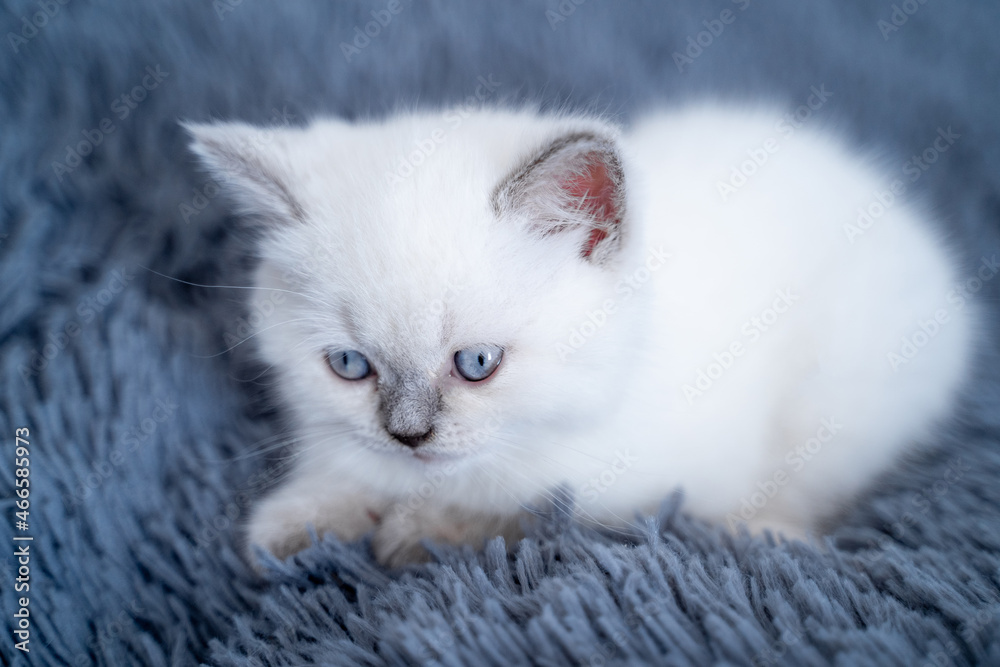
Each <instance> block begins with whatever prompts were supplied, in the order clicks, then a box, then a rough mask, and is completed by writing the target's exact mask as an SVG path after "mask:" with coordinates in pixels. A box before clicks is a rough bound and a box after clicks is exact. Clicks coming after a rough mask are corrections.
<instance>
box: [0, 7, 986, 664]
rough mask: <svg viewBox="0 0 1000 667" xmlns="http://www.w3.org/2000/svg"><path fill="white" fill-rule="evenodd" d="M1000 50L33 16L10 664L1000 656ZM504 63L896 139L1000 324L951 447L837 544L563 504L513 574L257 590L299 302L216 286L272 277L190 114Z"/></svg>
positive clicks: (750, 33)
mask: <svg viewBox="0 0 1000 667" xmlns="http://www.w3.org/2000/svg"><path fill="white" fill-rule="evenodd" d="M373 12H374V13H373ZM373 21H374V22H375V23H372V22H373ZM998 30H1000V5H997V4H996V3H986V2H979V1H978V0H968V1H967V2H959V1H955V2H947V3H945V2H925V0H919V1H918V0H898V1H897V2H892V1H890V0H881V1H878V2H867V1H863V0H858V1H856V2H843V1H839V0H838V1H834V0H829V1H826V2H813V3H802V2H799V1H798V0H774V1H772V2H768V3H765V2H758V1H757V0H732V1H730V0H712V1H710V2H699V1H695V0H678V1H676V2H673V3H670V6H667V5H666V3H661V2H658V1H657V2H653V1H649V2H629V3H620V2H611V1H610V0H608V1H606V2H601V1H599V0H589V1H585V0H561V1H560V0H547V1H539V2H530V1H528V0H505V1H504V2H494V3H489V4H488V5H487V4H486V3H471V2H458V1H455V2H446V1H444V0H441V1H434V2H411V0H391V1H390V0H374V2H372V3H354V2H351V3H348V2H336V3H305V2H295V3H277V2H274V3H268V2H263V1H262V0H214V2H208V1H207V0H205V1H195V0H179V1H175V2H170V3H166V2H162V3H161V2H152V1H150V2H133V1H126V0H104V1H95V2H85V1H84V0H31V1H28V0H20V1H16V0H9V1H7V2H4V9H3V12H2V16H0V37H2V38H3V45H2V47H0V51H2V55H0V216H2V223H0V225H2V226H0V366H2V388H0V433H2V437H3V443H4V445H3V447H2V448H0V451H2V455H0V505H2V507H3V510H4V511H3V521H2V522H0V543H2V544H4V545H5V546H4V547H3V548H2V550H0V554H2V555H0V559H2V560H3V561H4V567H3V568H2V570H0V572H2V578H0V609H2V616H3V621H2V624H3V627H4V631H3V635H2V637H0V655H2V657H3V661H4V663H5V664H7V663H9V664H15V665H22V664H34V665H86V664H91V663H96V664H102V665H132V664H148V665H190V664H198V663H203V664H211V665H234V666H235V665H301V664H328V665H333V664H337V665H341V664H343V665H379V664H441V665H510V664H528V663H535V664H543V665H562V664H587V665H602V664H630V665H638V664H664V665H706V664H725V665H748V664H752V665H777V664H794V665H823V664H840V665H849V664H850V665H855V664H858V665H874V664H879V665H882V664H899V665H925V664H926V665H967V664H985V663H991V664H1000V485H998V483H997V480H998V479H1000V451H998V444H1000V411H998V409H997V408H998V407H1000V386H998V382H997V375H998V374H997V371H998V370H1000V361H998V355H997V354H996V343H995V340H996V334H995V332H996V330H997V329H996V324H997V322H996V319H997V318H996V317H995V314H996V310H997V308H996V304H997V294H998V287H1000V280H991V279H992V278H993V276H994V274H995V273H996V271H997V269H996V266H995V263H996V261H997V260H996V258H997V257H998V254H1000V247H998V246H1000V242H998V231H1000V228H998V221H1000V134H998V133H1000V114H998V111H997V110H998V109H1000V90H998V88H997V82H998V81H1000V47H998V42H997V38H996V35H997V31H998ZM366 31H367V32H368V33H369V34H365V33H366ZM480 77H483V78H485V79H487V80H491V81H496V82H499V85H497V86H495V91H490V92H489V94H488V97H489V98H490V99H489V100H487V101H492V99H494V98H495V99H496V100H497V101H514V102H517V101H523V100H532V101H536V102H540V103H541V104H542V105H543V106H546V107H568V108H589V109H598V110H601V111H603V112H607V113H611V114H614V115H620V116H621V117H622V118H623V119H627V118H628V117H629V116H630V115H631V114H632V113H634V111H635V110H637V109H641V108H642V107H644V106H648V105H651V104H654V103H656V102H658V101H664V100H665V101H667V102H678V101H682V100H684V99H687V98H690V97H697V96H702V95H711V96H721V97H726V98H735V99H741V98H745V97H764V98H767V99H769V100H772V101H773V102H775V103H776V104H779V105H781V106H782V107H783V108H787V109H788V111H789V113H790V114H792V115H791V116H789V117H788V119H786V122H790V123H793V124H797V123H817V124H822V125H830V126H834V127H836V128H838V129H839V130H840V131H841V132H842V133H844V134H845V135H846V136H847V137H848V139H849V140H850V141H853V142H854V143H855V144H856V145H857V146H858V147H859V148H863V149H865V150H868V151H874V152H877V153H878V155H879V156H880V158H881V159H882V160H883V161H884V162H885V164H886V165H887V166H888V168H889V169H890V171H893V172H894V173H896V174H897V175H898V176H899V178H901V179H903V180H904V181H905V183H906V185H907V196H912V197H917V198H920V199H922V200H923V201H925V202H926V203H927V204H928V205H930V206H932V207H933V209H934V210H935V212H936V213H937V217H938V218H939V220H940V221H941V229H942V237H943V238H947V240H948V241H949V242H950V243H952V244H953V245H954V246H955V248H956V249H957V251H958V252H959V253H960V254H961V255H962V256H963V257H964V258H965V260H966V264H965V268H966V273H965V275H966V276H967V280H966V281H965V282H963V286H962V287H961V289H962V290H964V293H965V294H966V296H969V298H975V299H977V300H978V301H979V302H980V303H981V304H982V305H983V307H984V308H985V309H986V310H987V312H988V317H987V321H986V328H987V335H986V336H985V337H984V349H983V352H982V354H981V357H980V359H979V361H978V363H977V366H976V368H977V372H976V378H975V379H974V381H973V382H972V383H971V385H970V386H969V388H968V390H967V391H966V393H965V395H964V398H963V400H962V403H961V406H960V409H959V413H958V416H957V417H956V419H955V420H954V421H953V422H952V423H949V424H946V425H944V426H943V427H942V429H941V432H940V435H939V436H938V437H937V440H936V445H937V447H936V448H934V449H933V450H931V451H928V452H927V453H925V454H923V455H922V456H919V457H914V458H913V459H911V460H908V461H906V462H904V463H903V464H901V465H900V466H899V467H898V468H896V469H894V470H893V471H892V472H890V473H889V474H887V475H885V476H884V477H883V478H882V479H881V480H880V481H879V482H878V484H876V485H875V487H874V488H873V489H872V490H871V491H870V492H869V493H868V494H867V495H866V496H865V497H863V498H861V499H860V500H859V502H858V503H857V504H856V505H855V506H854V507H852V508H847V509H846V510H845V511H844V512H842V513H841V515H840V516H839V518H838V520H837V521H836V523H835V525H834V526H833V529H832V532H831V534H830V537H829V538H828V539H826V540H825V541H824V542H823V543H822V544H818V545H805V544H802V543H790V544H789V543H776V542H775V541H774V540H770V539H767V538H749V537H747V536H745V535H743V536H738V537H732V536H728V535H727V534H726V533H724V532H723V531H722V530H720V529H719V527H713V526H707V525H705V524H702V523H700V522H697V521H694V520H692V519H690V518H688V517H687V516H686V515H685V513H684V506H683V499H682V497H681V496H677V495H675V496H673V497H670V498H666V499H665V502H664V505H663V509H662V511H661V512H660V514H659V516H656V517H650V518H649V519H648V520H647V522H646V524H645V528H644V530H642V531H637V532H636V534H635V535H633V536H631V537H629V538H623V537H621V536H611V535H602V534H598V533H595V532H593V531H589V530H582V529H580V528H578V527H575V526H574V525H572V524H571V523H569V522H567V521H566V520H564V518H563V517H561V516H560V515H559V514H558V513H552V514H551V515H549V516H548V518H547V519H546V521H545V522H544V525H543V527H542V529H541V530H540V531H539V532H538V534H537V535H533V536H532V537H531V538H530V539H527V540H525V541H524V542H523V543H522V544H520V546H518V547H517V549H516V551H515V552H514V554H513V555H511V556H509V557H508V556H507V555H506V554H505V552H504V550H503V548H502V545H500V544H498V543H494V544H492V545H491V546H490V547H489V548H487V549H486V550H485V551H484V552H478V553H476V552H473V551H472V550H442V551H439V552H437V559H436V560H435V562H433V563H431V564H428V565H424V566H417V567H412V568H410V569H407V570H406V571H403V572H386V571H385V570H383V569H381V568H379V567H378V566H377V565H375V564H374V562H373V560H372V558H371V554H370V551H369V547H368V545H367V544H365V543H363V542H362V543H359V544H349V545H343V544H339V543H337V542H336V541H334V540H332V539H325V540H323V541H320V542H318V543H317V544H315V545H314V546H313V547H311V548H310V549H308V550H307V551H305V552H303V553H302V554H300V555H299V556H298V557H296V558H294V559H292V560H290V561H289V562H287V563H277V562H272V563H271V564H270V566H269V568H268V571H267V573H266V575H265V576H264V577H258V576H256V575H254V574H253V573H252V571H251V570H250V569H249V568H248V566H247V564H246V562H245V561H244V560H243V559H242V557H241V555H240V552H239V548H238V544H239V542H238V539H239V529H240V526H241V522H242V521H243V520H244V519H245V517H246V514H247V511H248V507H250V506H251V502H252V499H253V498H254V497H255V496H256V495H257V494H259V493H260V492H261V491H262V490H263V489H264V488H265V487H266V486H267V484H268V483H270V481H271V480H272V479H273V478H274V477H275V473H276V472H280V470H281V466H282V462H283V461H284V459H283V458H282V457H281V456H280V454H279V455H275V454H274V451H275V450H274V448H273V447H272V445H273V444H275V443H279V444H280V442H281V438H282V435H283V434H284V433H286V429H287V427H286V426H284V425H282V423H281V420H280V414H277V411H276V410H274V409H273V408H271V407H270V406H271V405H272V402H270V400H269V393H268V392H269V390H270V389H269V386H268V385H269V379H268V378H269V376H268V375H267V374H266V373H263V374H262V373H261V369H258V368H255V367H254V366H253V365H248V363H247V359H246V355H241V354H240V353H241V351H242V350H244V349H246V348H249V344H248V345H238V346H234V345H235V343H236V342H238V341H239V340H241V339H242V338H244V337H245V335H246V331H247V320H248V319H251V318H255V317H256V318H266V317H267V313H248V312H246V310H245V309H244V307H243V306H242V305H241V302H242V299H241V297H242V296H243V293H242V292H241V290H238V289H224V288H217V287H203V286H202V285H211V286H217V285H245V284H246V269H247V262H246V260H244V259H243V258H242V257H243V249H242V247H241V245H240V242H239V237H240V236H241V234H240V232H239V225H238V224H237V221H235V220H234V219H233V218H232V216H230V215H229V214H228V213H227V212H226V203H225V202H224V201H223V198H222V197H221V196H218V192H217V188H216V187H215V185H214V184H213V183H212V182H211V181H210V179H209V178H208V177H207V176H206V175H205V174H204V173H203V172H200V171H199V170H198V168H197V166H196V165H195V162H194V160H193V158H192V157H191V155H190V154H189V153H188V152H187V150H186V140H185V137H184V135H183V133H182V131H181V130H180V128H179V127H178V124H177V121H178V119H191V120H197V121H203V120H208V119H211V118H223V119H242V120H247V121H251V122H258V123H291V124H301V123H303V122H305V121H306V120H307V119H308V118H309V117H310V116H312V115H316V114H319V113H330V114H336V115H340V116H343V117H347V118H355V117H366V116H379V115H381V114H384V113H385V112H387V111H389V110H392V109H394V108H396V107H397V106H399V105H406V106H422V105H426V106H439V105H442V104H451V103H462V102H463V101H464V100H466V99H467V98H469V97H470V96H473V95H474V93H475V92H476V88H477V86H478V85H480V84H479V80H480ZM490 77H492V79H491V78H490ZM810 105H811V108H810ZM775 120H776V122H777V121H779V120H781V118H776V119H775ZM942 136H947V137H948V138H949V139H948V140H947V141H937V143H936V144H935V141H936V139H937V138H939V137H942ZM874 196H875V193H873V197H874ZM949 307H957V306H955V305H954V304H951V303H949ZM931 344H932V343H931ZM22 427H23V428H27V429H28V430H29V436H28V438H27V439H28V441H29V444H28V450H29V453H30V456H29V458H30V477H29V479H30V507H29V510H28V511H29V515H28V516H27V522H26V523H27V527H26V529H21V528H18V527H17V526H16V525H15V520H16V519H15V511H17V508H16V507H15V500H16V499H17V497H16V496H15V492H14V490H15V487H14V480H15V479H17V478H16V477H15V453H16V449H15V446H16V443H15V429H18V428H22ZM22 488H23V487H22ZM734 509H738V508H734ZM15 535H16V536H20V537H32V538H33V539H32V540H31V541H27V540H22V541H16V542H15V541H13V537H14V536H15ZM25 545H27V548H28V553H29V556H27V557H25V556H21V555H17V554H16V553H15V552H16V551H17V550H18V549H23V548H24V547H25ZM21 553H23V551H21ZM25 561H26V562H25ZM19 568H24V569H21V570H20V574H19ZM18 579H21V580H22V581H20V582H19V581H18ZM22 583H28V584H29V585H30V591H26V590H24V587H23V586H21V585H20V584H22ZM16 587H17V589H20V590H17V589H16ZM25 596H27V597H28V598H29V599H30V601H29V604H28V606H27V607H24V608H26V609H27V610H28V612H21V611H19V610H20V609H22V603H21V600H20V598H22V597H25ZM15 613H19V614H21V617H16V616H15ZM25 613H28V614H30V616H29V617H28V619H27V620H25ZM19 629H20V630H22V632H23V633H26V634H22V635H21V636H20V637H19V636H18V635H17V634H16V632H15V631H16V630H19ZM19 641H27V642H28V643H26V644H22V646H23V647H24V648H28V649H30V652H24V651H22V650H19V649H18V648H16V647H15V644H16V643H18V642H19Z"/></svg>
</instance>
